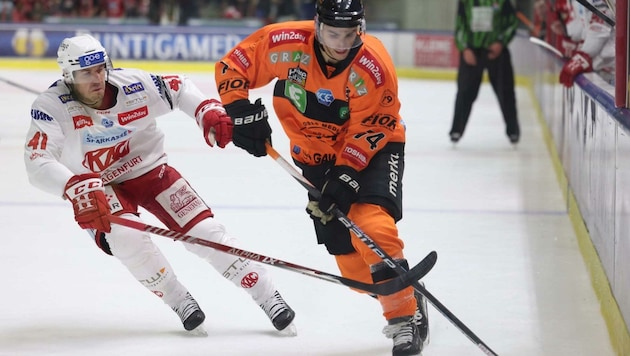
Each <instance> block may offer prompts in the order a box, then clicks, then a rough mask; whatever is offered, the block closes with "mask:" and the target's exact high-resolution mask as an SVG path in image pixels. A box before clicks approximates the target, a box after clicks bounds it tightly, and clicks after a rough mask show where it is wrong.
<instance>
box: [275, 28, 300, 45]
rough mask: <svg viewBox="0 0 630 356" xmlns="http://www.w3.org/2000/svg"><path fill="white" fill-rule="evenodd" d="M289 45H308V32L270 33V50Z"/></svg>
mask: <svg viewBox="0 0 630 356" xmlns="http://www.w3.org/2000/svg"><path fill="white" fill-rule="evenodd" d="M289 43H308V32H307V31H301V30H282V29H281V30H276V31H272V32H270V33H269V48H273V47H276V46H280V45H283V44H289Z"/></svg>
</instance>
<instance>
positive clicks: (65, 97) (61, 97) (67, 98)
mask: <svg viewBox="0 0 630 356" xmlns="http://www.w3.org/2000/svg"><path fill="white" fill-rule="evenodd" d="M59 101H61V103H62V104H65V103H67V102H70V101H74V97H72V95H71V94H61V95H59Z"/></svg>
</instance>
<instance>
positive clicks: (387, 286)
mask: <svg viewBox="0 0 630 356" xmlns="http://www.w3.org/2000/svg"><path fill="white" fill-rule="evenodd" d="M109 220H110V221H111V222H112V223H114V224H118V225H121V226H126V227H128V228H131V229H135V230H140V231H146V232H149V233H152V234H155V235H159V236H163V237H168V238H170V239H173V240H177V241H183V242H187V243H191V244H196V245H202V246H206V247H210V248H213V249H215V250H219V251H222V252H225V253H227V254H230V255H234V256H237V257H242V258H247V259H250V260H252V261H256V262H260V263H264V264H267V265H271V266H274V267H278V268H282V269H285V270H289V271H293V272H297V273H300V274H303V275H306V276H310V277H315V278H318V279H321V280H324V281H328V282H333V283H336V284H341V285H345V286H347V287H350V288H354V289H358V290H362V291H364V292H368V293H371V294H379V295H389V294H393V293H396V292H398V291H400V290H402V289H405V288H407V287H409V286H410V285H411V284H412V283H413V282H415V281H417V280H419V279H420V278H422V277H424V276H425V275H426V274H427V273H429V271H430V270H431V269H432V268H433V266H434V265H435V263H436V261H437V253H436V252H435V251H432V252H431V253H429V254H428V255H427V256H426V257H425V258H424V259H423V260H422V261H420V263H418V264H417V265H416V266H414V268H412V269H411V270H410V271H409V272H408V273H406V274H403V275H400V276H398V277H397V278H395V279H393V280H391V281H387V282H384V283H379V284H369V283H363V282H359V281H356V280H353V279H348V278H344V277H340V276H336V275H334V274H330V273H326V272H322V271H318V270H315V269H312V268H309V267H304V266H300V265H297V264H294V263H291V262H287V261H283V260H281V259H278V258H274V257H269V256H265V255H262V254H259V253H256V252H251V251H247V250H243V249H240V248H236V247H232V246H228V245H224V244H220V243H218V242H212V241H208V240H204V239H200V238H196V237H193V236H189V235H186V234H182V233H180V232H177V231H172V230H167V229H163V228H159V227H156V226H151V225H148V224H145V223H142V222H138V221H134V220H129V219H125V218H123V217H120V216H114V215H112V216H109Z"/></svg>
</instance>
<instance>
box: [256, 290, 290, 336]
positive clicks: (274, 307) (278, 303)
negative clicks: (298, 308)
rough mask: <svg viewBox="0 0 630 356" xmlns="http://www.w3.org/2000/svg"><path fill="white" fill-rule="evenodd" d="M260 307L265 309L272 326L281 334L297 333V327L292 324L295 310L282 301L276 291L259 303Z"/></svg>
mask: <svg viewBox="0 0 630 356" xmlns="http://www.w3.org/2000/svg"><path fill="white" fill-rule="evenodd" d="M260 307H261V308H262V310H264V311H265V314H267V316H268V317H269V320H271V323H272V324H273V326H274V327H275V328H276V329H277V330H278V331H280V333H281V334H282V335H286V336H295V335H297V329H296V327H295V325H294V324H293V319H294V318H295V312H294V311H293V309H291V307H290V306H289V305H288V304H287V303H286V302H285V301H284V299H282V296H281V295H280V293H279V292H278V291H276V292H275V293H274V294H273V295H272V296H271V297H270V298H269V299H267V300H266V301H264V302H263V303H262V304H260Z"/></svg>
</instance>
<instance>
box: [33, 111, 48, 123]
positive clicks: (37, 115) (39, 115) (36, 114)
mask: <svg viewBox="0 0 630 356" xmlns="http://www.w3.org/2000/svg"><path fill="white" fill-rule="evenodd" d="M31 117H32V118H33V120H40V121H53V118H52V116H50V115H48V114H46V113H44V112H41V111H39V110H36V109H31Z"/></svg>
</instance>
